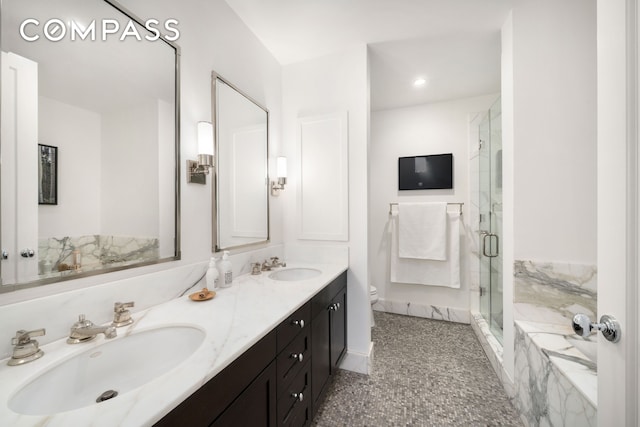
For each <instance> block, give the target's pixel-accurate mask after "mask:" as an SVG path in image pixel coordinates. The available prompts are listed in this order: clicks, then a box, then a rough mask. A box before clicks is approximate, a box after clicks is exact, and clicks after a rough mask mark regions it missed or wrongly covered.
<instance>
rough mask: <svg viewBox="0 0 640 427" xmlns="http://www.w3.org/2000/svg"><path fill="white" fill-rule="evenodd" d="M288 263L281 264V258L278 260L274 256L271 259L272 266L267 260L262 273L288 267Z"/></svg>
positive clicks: (263, 264)
mask: <svg viewBox="0 0 640 427" xmlns="http://www.w3.org/2000/svg"><path fill="white" fill-rule="evenodd" d="M286 266H287V263H286V262H284V261H283V262H280V258H278V257H277V256H273V257H271V264H269V262H268V261H267V260H265V261H264V262H263V263H262V271H271V269H272V268H277V267H286Z"/></svg>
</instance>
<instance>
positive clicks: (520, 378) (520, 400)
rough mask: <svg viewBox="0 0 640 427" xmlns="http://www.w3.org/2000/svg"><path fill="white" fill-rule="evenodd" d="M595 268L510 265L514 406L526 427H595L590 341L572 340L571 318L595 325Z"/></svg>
mask: <svg viewBox="0 0 640 427" xmlns="http://www.w3.org/2000/svg"><path fill="white" fill-rule="evenodd" d="M596 286H597V285H596V268H595V266H590V265H580V264H568V263H551V262H537V261H535V262H534V261H523V260H519V261H515V263H514V318H515V367H516V371H515V383H516V392H517V399H516V402H517V404H516V406H518V408H519V409H520V410H521V412H523V414H525V415H526V418H527V420H528V423H529V424H530V425H534V426H537V425H552V426H560V425H569V426H572V425H577V426H582V425H584V426H590V425H594V424H595V418H596V411H597V409H596V408H597V354H596V347H597V345H596V339H597V336H596V335H591V336H589V337H588V338H582V337H579V336H577V335H576V334H575V333H574V332H573V329H572V328H571V321H572V318H573V316H574V315H575V314H576V313H584V314H587V315H588V316H589V317H591V318H592V319H595V313H596V305H597V287H596Z"/></svg>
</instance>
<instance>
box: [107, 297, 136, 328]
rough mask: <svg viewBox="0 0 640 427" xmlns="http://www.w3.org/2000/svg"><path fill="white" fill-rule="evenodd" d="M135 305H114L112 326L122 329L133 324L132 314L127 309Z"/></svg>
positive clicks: (119, 303) (128, 303)
mask: <svg viewBox="0 0 640 427" xmlns="http://www.w3.org/2000/svg"><path fill="white" fill-rule="evenodd" d="M134 305H135V304H134V303H133V301H131V302H117V303H115V304H114V305H113V312H114V313H113V322H112V323H111V325H112V326H115V327H116V328H120V327H122V326H127V325H130V324H132V323H133V319H132V318H131V312H130V311H129V310H127V308H131V307H133V306H134Z"/></svg>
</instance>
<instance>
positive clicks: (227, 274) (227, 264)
mask: <svg viewBox="0 0 640 427" xmlns="http://www.w3.org/2000/svg"><path fill="white" fill-rule="evenodd" d="M220 272H221V273H222V283H221V284H220V286H222V287H223V288H228V287H229V286H231V285H232V284H233V265H232V264H231V261H229V251H224V252H223V254H222V262H221V263H220Z"/></svg>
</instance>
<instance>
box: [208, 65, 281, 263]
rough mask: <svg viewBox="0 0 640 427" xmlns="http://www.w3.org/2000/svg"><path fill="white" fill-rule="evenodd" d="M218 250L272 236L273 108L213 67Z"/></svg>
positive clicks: (214, 199) (245, 244)
mask: <svg viewBox="0 0 640 427" xmlns="http://www.w3.org/2000/svg"><path fill="white" fill-rule="evenodd" d="M211 87H212V98H211V99H212V101H213V106H212V107H213V108H212V111H213V120H212V123H213V126H214V135H215V147H216V162H215V163H216V166H215V175H214V176H215V179H214V183H215V184H214V185H212V191H213V197H212V200H213V203H214V206H213V209H212V211H213V213H214V214H213V227H212V230H213V240H212V241H213V242H214V247H213V250H214V251H215V252H219V251H222V250H228V249H234V248H239V247H246V246H251V245H257V244H261V243H266V242H268V241H269V174H268V153H269V137H268V135H269V112H268V111H267V109H266V108H264V107H263V106H261V105H260V104H258V103H257V102H256V101H254V100H253V99H251V98H250V97H249V96H247V95H246V94H244V93H243V92H242V91H240V90H239V89H238V88H236V87H235V86H233V85H232V84H231V83H229V82H228V81H226V80H225V79H223V78H222V77H221V76H220V75H219V74H217V73H215V72H213V73H212V83H211Z"/></svg>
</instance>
